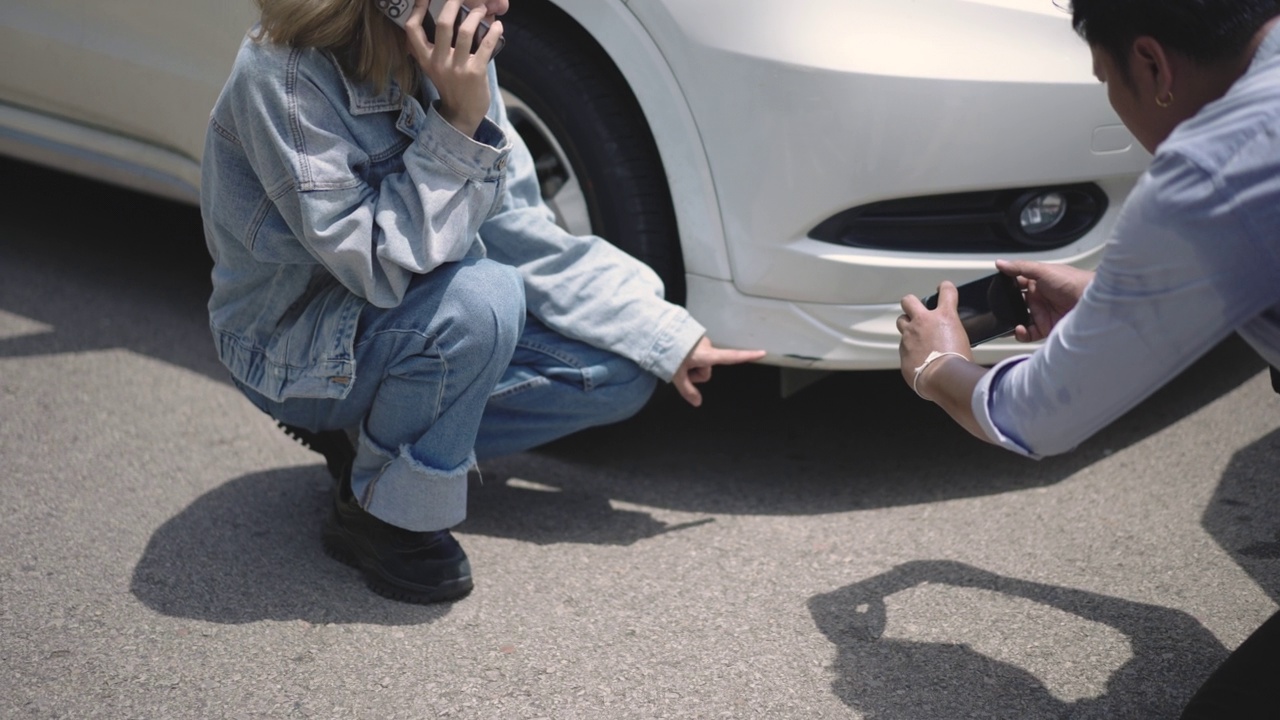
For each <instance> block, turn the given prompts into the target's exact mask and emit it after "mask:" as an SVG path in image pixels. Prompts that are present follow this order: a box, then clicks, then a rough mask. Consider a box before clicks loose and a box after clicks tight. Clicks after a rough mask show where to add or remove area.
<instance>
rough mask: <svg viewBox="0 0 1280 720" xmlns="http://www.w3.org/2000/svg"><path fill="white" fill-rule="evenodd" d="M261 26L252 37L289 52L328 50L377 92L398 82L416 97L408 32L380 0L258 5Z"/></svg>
mask: <svg viewBox="0 0 1280 720" xmlns="http://www.w3.org/2000/svg"><path fill="white" fill-rule="evenodd" d="M254 1H255V2H256V3H257V5H258V9H259V10H261V11H262V24H261V27H260V28H259V29H258V32H257V33H256V34H255V35H254V36H253V39H254V40H255V41H261V40H263V39H264V38H266V39H268V40H269V41H270V42H274V43H278V44H280V45H288V46H290V47H311V48H317V49H320V50H328V51H330V52H332V53H333V54H334V55H335V56H336V57H337V58H338V63H339V64H340V65H341V66H342V69H343V71H344V72H346V73H347V75H348V76H349V77H350V78H351V79H352V80H356V81H361V82H371V83H373V85H374V87H376V88H377V90H378V92H382V91H383V90H385V89H386V87H387V83H388V81H390V80H395V81H396V83H397V84H398V85H400V87H401V88H403V89H404V90H405V92H408V93H413V92H414V89H415V88H416V87H417V83H418V79H419V75H418V73H419V70H418V65H417V63H415V62H412V61H411V60H409V46H408V41H407V40H406V38H405V35H404V30H401V29H400V28H399V27H398V26H397V25H396V24H395V23H393V22H392V21H391V20H390V19H389V18H387V17H386V16H385V15H383V14H382V12H381V11H380V10H378V8H377V4H376V0H254Z"/></svg>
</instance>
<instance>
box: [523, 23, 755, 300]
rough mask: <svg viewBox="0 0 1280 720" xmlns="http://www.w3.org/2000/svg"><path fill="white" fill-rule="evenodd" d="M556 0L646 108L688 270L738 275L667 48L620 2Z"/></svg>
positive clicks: (696, 133) (713, 275) (697, 136)
mask: <svg viewBox="0 0 1280 720" xmlns="http://www.w3.org/2000/svg"><path fill="white" fill-rule="evenodd" d="M551 2H552V3H553V4H555V5H557V6H558V7H560V8H561V9H562V10H564V11H565V12H566V13H568V14H570V15H572V16H573V18H574V19H575V20H577V21H578V23H579V24H581V25H582V27H583V28H584V29H585V30H586V31H587V33H588V34H590V35H591V37H592V38H594V39H595V41H596V42H597V43H599V44H600V46H601V47H602V48H604V51H605V52H606V53H607V54H608V55H609V57H610V58H612V59H613V62H614V65H616V66H617V67H618V70H619V71H620V72H621V73H622V75H623V77H624V78H626V80H627V84H628V85H629V86H630V88H631V92H632V93H634V94H635V96H636V100H637V101H639V103H640V107H641V109H642V110H643V111H644V115H645V120H646V121H647V122H648V124H649V129H650V131H652V133H653V138H654V141H655V142H656V143H657V146H658V153H659V155H661V157H662V164H663V167H664V169H665V171H666V176H667V185H668V187H669V188H670V190H671V199H672V203H673V205H674V206H675V213H676V222H677V223H678V225H679V228H680V245H681V250H682V253H683V255H684V264H685V272H686V273H688V274H690V275H702V276H705V277H710V278H717V279H721V280H729V279H731V274H730V271H729V259H728V255H727V250H726V247H725V238H724V226H723V224H722V223H721V220H720V204H719V202H718V200H717V198H716V190H715V183H714V182H713V181H712V178H711V170H710V167H709V164H708V162H707V155H706V150H705V149H704V148H703V144H702V140H701V137H702V136H701V132H700V130H699V128H698V125H697V123H696V122H695V121H694V119H693V114H692V112H690V110H689V106H688V103H687V102H686V101H685V97H684V93H683V91H682V90H681V89H680V85H679V83H677V82H676V79H675V76H674V75H673V74H672V72H671V68H670V67H669V66H668V65H667V62H666V59H665V58H664V57H663V56H662V53H661V51H660V50H659V49H658V47H657V45H656V44H654V42H653V39H652V38H651V37H650V36H649V33H648V31H646V30H645V28H644V26H643V25H641V24H640V22H639V20H637V19H636V17H635V16H634V15H633V14H632V13H631V10H630V9H629V8H628V7H627V5H626V3H624V2H621V1H620V0H551ZM512 41H513V42H516V41H518V40H516V39H514V38H513V40H512Z"/></svg>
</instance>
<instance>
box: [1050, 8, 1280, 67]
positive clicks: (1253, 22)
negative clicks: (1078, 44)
mask: <svg viewBox="0 0 1280 720" xmlns="http://www.w3.org/2000/svg"><path fill="white" fill-rule="evenodd" d="M1277 15H1280V0H1072V2H1071V16H1072V17H1071V24H1072V26H1073V27H1074V28H1075V30H1076V32H1077V33H1078V34H1079V35H1080V37H1082V38H1084V40H1085V41H1086V42H1088V43H1089V44H1090V45H1093V46H1096V47H1100V48H1102V49H1103V50H1105V51H1107V53H1108V54H1110V55H1111V57H1112V58H1114V59H1115V61H1116V64H1117V66H1118V67H1119V68H1120V71H1121V73H1123V75H1124V80H1125V82H1131V77H1130V75H1129V49H1130V48H1131V47H1132V46H1133V41H1134V40H1136V39H1138V38H1139V37H1142V36H1144V35H1148V36H1151V37H1153V38H1155V39H1156V40H1157V41H1159V43H1160V44H1161V45H1163V46H1164V47H1166V48H1169V49H1172V50H1175V51H1177V52H1179V53H1181V54H1183V55H1185V56H1187V57H1188V58H1190V59H1191V60H1193V61H1195V62H1198V63H1200V64H1202V65H1206V66H1208V65H1214V64H1217V63H1220V62H1228V61H1231V60H1235V59H1238V58H1239V57H1240V56H1241V54H1242V53H1243V52H1244V51H1245V48H1246V47H1248V45H1249V42H1250V40H1252V39H1253V36H1254V35H1255V34H1256V33H1257V32H1258V29H1259V28H1261V27H1262V26H1263V25H1265V24H1267V22H1268V21H1269V20H1271V18H1273V17H1276V16H1277Z"/></svg>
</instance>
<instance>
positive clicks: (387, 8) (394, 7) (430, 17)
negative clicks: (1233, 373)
mask: <svg viewBox="0 0 1280 720" xmlns="http://www.w3.org/2000/svg"><path fill="white" fill-rule="evenodd" d="M444 4H445V0H431V4H430V5H429V6H428V7H427V16H426V17H425V18H423V20H422V29H423V30H425V31H426V33H427V40H430V41H431V42H432V43H434V42H435V41H436V20H437V19H439V17H440V13H441V12H442V11H443V10H444ZM413 5H414V0H378V9H379V10H381V11H382V12H383V14H385V15H386V16H387V17H389V18H391V21H392V22H394V23H395V24H397V25H399V26H400V27H404V24H405V21H406V20H408V19H409V13H410V12H412V11H413ZM470 14H471V10H469V9H468V8H467V7H466V6H465V5H464V6H460V7H459V8H458V17H457V18H455V19H454V22H453V39H452V40H451V41H450V43H449V47H456V46H457V42H458V28H459V27H461V26H462V21H463V20H464V19H465V18H466V17H467V16H468V15H470ZM488 34H489V23H487V22H484V21H481V23H480V27H479V28H477V29H476V36H475V38H474V39H473V41H472V43H471V53H472V54H475V52H476V51H477V50H479V49H480V41H481V40H483V39H484V36H485V35H488ZM506 44H507V38H506V37H505V36H503V37H500V38H498V45H497V47H495V48H494V49H493V57H497V56H498V53H499V52H501V51H502V48H503V47H504V46H505V45H506Z"/></svg>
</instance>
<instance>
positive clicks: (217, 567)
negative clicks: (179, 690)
mask: <svg viewBox="0 0 1280 720" xmlns="http://www.w3.org/2000/svg"><path fill="white" fill-rule="evenodd" d="M331 497H332V495H331V487H330V484H329V481H328V476H327V474H325V473H324V472H323V471H319V472H317V471H316V469H315V468H313V467H310V466H305V467H295V468H286V469H281V470H272V471H269V472H263V473H255V474H252V475H246V476H244V477H240V478H237V479H235V480H232V481H231V482H228V483H227V484H225V485H222V486H220V487H218V488H216V489H215V490H212V491H210V492H208V493H206V494H205V495H203V496H202V497H200V498H199V499H198V500H196V501H195V502H194V503H192V504H191V505H190V506H189V507H187V508H186V509H185V510H183V511H182V512H181V513H179V514H178V515H176V516H175V517H173V518H172V519H170V520H169V521H168V522H166V523H165V524H164V525H162V526H160V528H159V529H157V530H156V531H155V533H154V534H152V536H151V540H150V542H148V543H147V547H146V549H145V550H144V551H143V553H142V558H141V559H140V560H139V561H138V564H137V566H136V567H135V568H134V571H133V581H132V583H131V585H130V589H131V590H132V592H133V594H134V596H135V597H137V598H138V599H139V600H141V601H142V602H143V603H144V604H145V605H147V607H150V608H151V609H153V610H155V611H156V612H159V613H161V614H164V615H168V616H171V617H180V618H192V619H196V620H205V621H208V622H214V623H224V624H241V623H250V622H257V621H259V620H299V619H301V620H306V621H308V622H311V623H372V624H378V625H415V624H421V623H428V622H432V621H434V620H436V619H437V618H440V617H443V616H444V615H445V614H446V613H448V612H449V608H450V605H449V604H448V603H444V604H439V605H409V604H405V603H401V602H395V601H392V600H387V599H385V598H382V597H380V596H379V595H376V594H375V593H373V592H372V591H371V590H369V589H368V588H366V587H365V584H364V581H363V579H362V578H361V576H360V574H359V573H358V572H357V571H356V570H355V569H353V568H350V567H348V566H346V565H343V564H341V563H339V562H338V561H336V560H333V559H331V558H329V557H328V556H327V555H325V553H324V551H323V550H322V549H321V545H320V524H321V521H322V520H323V518H324V517H325V514H326V513H327V512H328V509H329V502H330V498H331Z"/></svg>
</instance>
